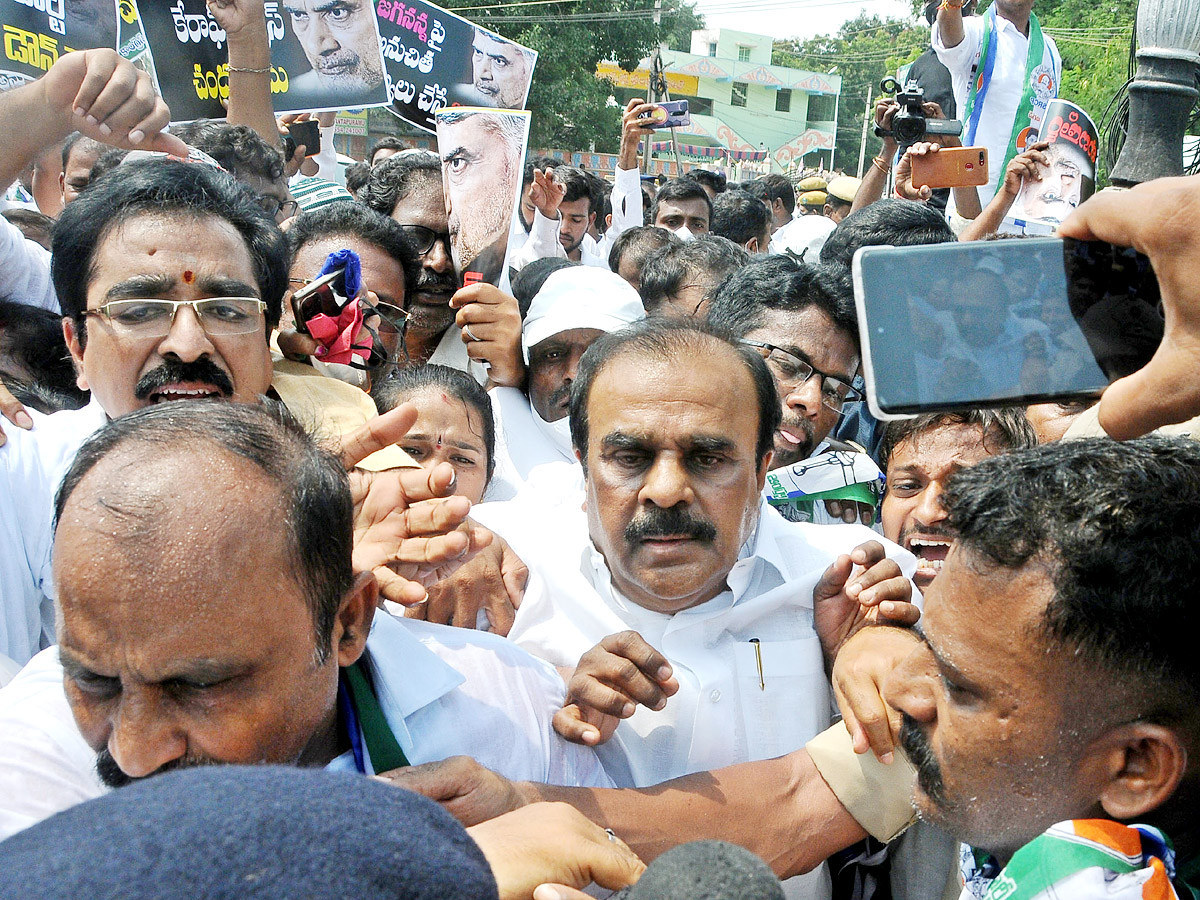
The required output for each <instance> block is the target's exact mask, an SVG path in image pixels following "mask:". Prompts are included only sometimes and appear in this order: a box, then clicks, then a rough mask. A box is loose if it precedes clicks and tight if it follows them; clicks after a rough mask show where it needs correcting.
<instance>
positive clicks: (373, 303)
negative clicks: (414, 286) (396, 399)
mask: <svg viewBox="0 0 1200 900" xmlns="http://www.w3.org/2000/svg"><path fill="white" fill-rule="evenodd" d="M287 238H288V246H289V248H290V250H291V263H290V265H289V272H288V274H289V278H288V281H289V283H290V286H291V289H292V290H293V291H297V290H300V289H301V288H302V287H303V286H304V285H306V284H308V283H309V282H310V281H311V280H312V279H314V278H316V277H317V275H318V274H319V273H320V272H321V268H322V266H323V265H324V264H325V261H326V259H327V258H328V257H329V255H330V254H331V253H336V252H337V251H339V250H343V249H345V250H353V251H354V252H355V253H356V254H357V255H358V258H359V260H360V262H361V266H362V278H363V290H362V292H361V295H362V296H361V297H360V299H361V301H362V302H363V313H364V318H363V325H364V327H365V330H364V331H363V332H362V337H363V338H366V339H367V340H361V339H360V340H356V341H355V343H356V344H359V345H360V346H361V347H362V348H363V349H362V351H360V352H359V354H358V355H359V356H360V357H361V358H362V360H363V363H362V365H363V366H365V368H363V369H352V370H350V371H351V372H356V371H357V372H359V373H362V374H364V375H366V376H367V377H368V380H367V381H366V382H365V384H364V389H367V390H369V389H370V387H371V385H372V384H375V383H378V381H380V380H382V379H383V378H386V377H387V375H388V373H389V372H390V371H392V370H393V369H394V368H395V367H396V366H397V365H399V366H401V367H403V366H404V365H405V363H406V362H407V357H406V355H405V348H404V346H403V337H404V330H405V323H406V321H407V319H408V311H407V310H408V297H409V294H410V291H411V283H412V282H413V281H415V280H416V274H415V273H416V272H417V271H418V265H419V264H418V261H417V257H416V254H415V252H414V248H413V247H412V244H411V243H410V242H409V241H408V240H407V238H406V236H405V235H404V233H403V232H402V231H401V229H400V226H399V225H397V224H396V223H395V222H394V221H393V220H392V219H389V218H388V217H387V216H381V215H379V214H378V213H376V212H374V211H372V210H370V209H367V208H366V207H364V206H363V205H362V204H359V203H350V202H340V203H331V204H328V205H326V206H322V207H319V208H318V209H313V210H309V211H308V212H305V213H302V214H301V215H299V216H297V218H296V221H295V222H293V223H292V226H291V228H289V229H288V232H287ZM368 291H369V294H368V293H367V292H368ZM288 305H289V304H285V307H286V306H288ZM291 314H292V311H291V310H289V309H286V308H285V309H284V310H283V320H284V321H285V322H287V321H289V320H290V317H291ZM281 347H282V339H281ZM300 349H302V350H303V351H304V352H305V354H306V355H311V354H312V353H315V352H316V343H315V342H313V343H312V344H311V346H305V347H303V348H300ZM338 368H339V369H340V368H343V367H338ZM331 374H334V375H335V377H338V378H342V373H339V372H336V371H335V372H333V373H331ZM344 380H350V379H344ZM352 383H355V384H361V383H362V382H360V381H358V380H357V379H356V380H354V381H352Z"/></svg>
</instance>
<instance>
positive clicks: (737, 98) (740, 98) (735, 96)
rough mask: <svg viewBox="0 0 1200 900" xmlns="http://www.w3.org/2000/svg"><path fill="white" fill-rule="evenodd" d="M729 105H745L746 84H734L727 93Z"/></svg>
mask: <svg viewBox="0 0 1200 900" xmlns="http://www.w3.org/2000/svg"><path fill="white" fill-rule="evenodd" d="M729 105H730V106H745V105H746V86H745V85H744V84H735V85H734V86H733V91H732V93H730V95H729Z"/></svg>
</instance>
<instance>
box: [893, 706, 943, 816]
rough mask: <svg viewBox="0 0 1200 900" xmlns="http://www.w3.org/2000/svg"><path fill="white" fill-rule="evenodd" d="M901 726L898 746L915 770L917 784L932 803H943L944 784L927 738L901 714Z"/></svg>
mask: <svg viewBox="0 0 1200 900" xmlns="http://www.w3.org/2000/svg"><path fill="white" fill-rule="evenodd" d="M900 715H901V719H902V720H903V724H902V725H901V726H900V746H901V747H903V748H904V753H905V755H906V756H907V757H908V761H909V762H911V763H912V764H913V768H914V769H916V770H917V783H918V784H920V786H921V790H922V791H924V792H925V793H926V795H927V796H928V797H929V799H930V800H932V801H933V802H934V803H939V804H941V803H944V802H945V800H946V784H945V782H944V781H943V780H942V770H941V768H940V767H939V766H938V763H937V759H936V758H935V757H934V755H933V748H932V747H931V746H930V745H929V738H928V737H926V736H925V732H924V731H922V730H921V727H920V726H919V725H918V724H917V722H916V720H915V719H914V718H912V717H911V716H909V715H907V714H905V713H901V714H900Z"/></svg>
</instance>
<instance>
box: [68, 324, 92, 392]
mask: <svg viewBox="0 0 1200 900" xmlns="http://www.w3.org/2000/svg"><path fill="white" fill-rule="evenodd" d="M62 330H63V339H64V340H65V341H66V342H67V350H69V351H70V353H71V362H72V363H73V364H74V366H75V386H76V387H78V388H79V389H80V390H81V391H87V390H91V388H89V387H88V381H87V376H86V375H84V374H83V344H82V343H81V342H80V340H79V332H78V331H76V329H75V320H74V319H72V318H71V317H70V316H64V317H63V320H62Z"/></svg>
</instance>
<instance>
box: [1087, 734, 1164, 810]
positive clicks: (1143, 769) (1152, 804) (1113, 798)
mask: <svg viewBox="0 0 1200 900" xmlns="http://www.w3.org/2000/svg"><path fill="white" fill-rule="evenodd" d="M1094 752H1095V754H1097V755H1096V757H1095V758H1097V759H1099V761H1100V765H1101V767H1102V768H1101V776H1102V778H1103V784H1102V786H1101V791H1100V797H1099V800H1100V805H1101V806H1102V807H1103V808H1104V811H1105V813H1107V814H1108V815H1109V816H1111V817H1112V818H1114V819H1119V820H1122V821H1129V820H1136V819H1144V818H1145V817H1146V815H1147V814H1148V813H1150V812H1151V811H1152V810H1155V809H1158V808H1159V807H1161V806H1162V805H1163V804H1165V803H1166V802H1167V801H1168V800H1169V799H1170V798H1171V795H1172V794H1174V793H1175V790H1176V788H1178V787H1179V784H1180V782H1182V781H1183V777H1184V775H1185V774H1186V772H1187V746H1186V744H1185V743H1184V741H1183V739H1182V738H1181V737H1180V735H1179V733H1178V732H1177V731H1175V730H1174V729H1172V728H1168V727H1166V726H1164V725H1156V724H1154V723H1151V722H1131V723H1129V724H1128V725H1122V726H1120V727H1118V728H1115V729H1113V730H1112V731H1110V732H1108V733H1107V734H1105V735H1103V736H1102V737H1101V738H1099V739H1098V742H1097V744H1096V746H1095V750H1094Z"/></svg>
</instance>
